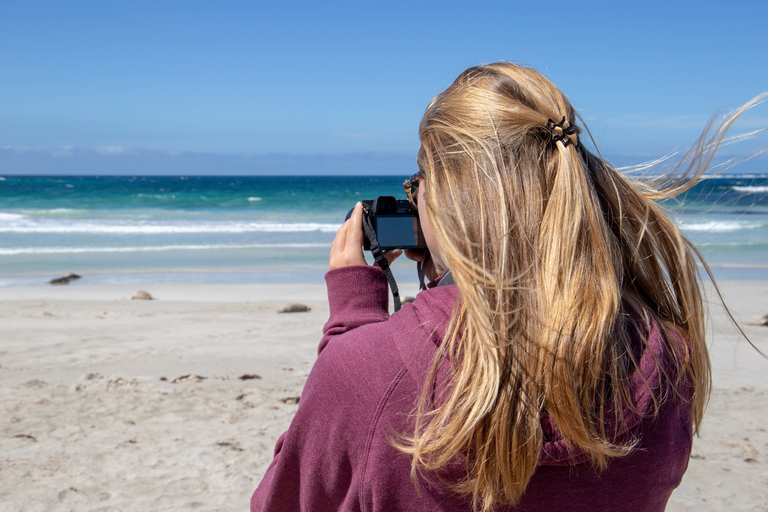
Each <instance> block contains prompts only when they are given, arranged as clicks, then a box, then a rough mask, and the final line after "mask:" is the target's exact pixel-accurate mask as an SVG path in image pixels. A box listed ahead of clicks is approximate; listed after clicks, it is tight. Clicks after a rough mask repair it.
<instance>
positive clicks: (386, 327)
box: [251, 266, 692, 512]
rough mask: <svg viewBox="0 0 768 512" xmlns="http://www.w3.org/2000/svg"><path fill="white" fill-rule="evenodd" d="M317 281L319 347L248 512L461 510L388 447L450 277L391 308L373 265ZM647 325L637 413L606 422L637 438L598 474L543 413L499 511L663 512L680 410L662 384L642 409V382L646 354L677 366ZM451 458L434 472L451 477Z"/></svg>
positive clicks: (449, 299)
mask: <svg viewBox="0 0 768 512" xmlns="http://www.w3.org/2000/svg"><path fill="white" fill-rule="evenodd" d="M326 282H327V285H328V297H329V303H330V311H331V315H330V319H329V320H328V323H327V324H326V325H325V327H324V330H323V331H324V336H323V338H322V340H321V342H320V347H319V349H318V352H319V356H318V358H317V361H316V363H315V365H314V367H313V368H312V372H311V373H310V375H309V378H308V379H307V383H306V385H305V386H304V391H303V393H302V395H301V401H300V404H299V408H298V411H297V412H296V416H295V417H294V419H293V421H292V422H291V426H290V427H289V429H288V431H287V432H286V433H285V434H283V435H282V436H281V437H280V439H279V440H278V442H277V446H276V447H275V458H274V460H273V461H272V464H271V465H270V466H269V468H268V469H267V473H266V475H264V479H263V480H262V481H261V484H259V487H258V488H257V489H256V492H255V493H254V494H253V497H252V498H251V511H299V510H303V511H315V512H318V511H336V510H344V511H368V512H373V511H382V512H394V511H414V512H416V511H427V510H429V511H464V512H466V511H471V510H472V506H471V503H470V502H469V501H468V500H467V499H466V498H463V497H459V496H456V495H455V494H453V493H451V492H450V490H448V488H447V487H446V486H444V485H442V484H441V483H440V482H439V481H438V480H437V479H436V478H435V477H434V476H430V475H422V476H421V478H420V480H419V485H418V487H417V486H415V485H414V483H413V481H412V480H411V461H410V458H409V457H408V456H407V455H404V454H402V453H400V452H398V451H397V450H396V449H395V448H393V447H392V440H393V439H396V438H397V435H398V433H410V432H412V422H411V421H410V416H409V415H410V413H411V412H413V410H414V408H415V406H416V404H417V401H418V396H419V392H420V391H421V388H422V386H423V383H424V382H425V379H426V377H427V373H428V371H429V369H430V365H431V363H432V360H433V358H434V357H435V354H436V350H437V346H438V345H439V344H440V342H441V341H442V339H443V335H444V332H445V328H446V326H447V323H448V319H449V317H450V314H451V310H452V308H453V305H454V303H455V302H456V298H457V289H456V286H454V285H449V286H443V287H435V288H431V289H429V290H426V291H423V292H421V293H419V295H418V297H417V299H416V301H415V302H413V303H412V304H405V305H403V307H402V309H401V310H400V311H399V312H397V313H395V314H393V315H392V316H390V315H389V313H388V309H387V302H388V290H387V282H386V279H385V278H384V273H383V272H382V271H381V270H380V269H378V268H377V267H372V266H371V267H365V266H355V267H346V268H341V269H337V270H333V271H331V272H328V274H327V275H326ZM647 334H648V338H649V343H648V346H649V349H647V350H646V351H645V353H644V354H643V355H642V358H641V360H640V365H639V366H640V369H639V371H637V372H635V374H634V375H633V377H632V397H633V400H634V402H635V406H636V407H637V409H638V410H639V411H640V414H639V415H633V414H630V413H629V412H628V411H627V412H626V413H625V419H626V421H625V428H624V429H623V430H622V431H621V432H617V436H620V439H627V438H628V437H627V436H633V437H635V438H638V439H639V440H640V441H639V444H638V445H637V448H636V449H635V450H634V451H633V452H632V453H631V454H630V455H627V456H625V457H620V458H615V459H612V460H611V461H610V463H609V466H608V469H607V470H605V471H604V472H602V473H598V472H596V471H595V470H594V469H592V467H591V466H590V464H589V463H588V462H587V461H586V457H585V456H584V455H583V454H581V453H579V452H574V451H573V450H569V449H568V446H567V444H566V442H565V441H563V440H559V439H558V434H557V428H556V427H555V426H554V425H553V424H552V422H551V421H549V420H548V418H547V417H545V419H544V421H543V422H542V427H543V430H544V438H545V443H544V446H543V449H542V453H541V461H540V464H539V467H538V468H537V470H536V473H535V474H534V476H533V478H532V480H531V482H530V484H529V485H528V487H527V488H526V491H525V494H524V495H523V497H522V499H521V501H520V503H519V504H518V506H517V507H516V508H514V509H510V510H521V511H557V510H569V511H590V512H596V511H617V510H631V511H658V510H664V508H665V506H666V503H667V500H668V499H669V496H670V494H671V493H672V491H673V490H674V489H675V488H676V487H677V486H678V485H679V484H680V480H681V478H682V476H683V473H684V472H685V470H686V468H687V466H688V459H689V456H690V452H691V437H692V429H691V410H690V404H689V403H688V402H686V401H685V400H682V399H680V398H679V397H678V395H676V394H675V393H668V395H669V398H668V399H667V400H666V401H665V402H664V403H663V405H662V407H661V410H660V412H659V414H658V415H657V416H655V417H653V416H652V415H651V414H650V412H651V411H652V400H651V391H650V390H649V388H650V389H654V390H658V389H659V386H661V385H663V381H662V380H661V379H660V375H659V371H658V367H657V364H656V361H662V365H663V367H664V369H665V370H667V371H671V372H673V374H674V372H676V371H677V369H676V368H674V367H669V365H670V363H669V362H667V361H669V358H668V357H665V354H664V351H663V346H664V343H662V341H663V340H662V338H661V334H660V333H659V331H658V329H657V328H653V329H652V330H651V332H650V333H647ZM449 372H450V370H449V369H447V368H441V374H440V375H439V376H438V379H439V380H438V382H449V381H450V373H449ZM646 383H647V384H646ZM683 394H684V395H685V392H684V393H683ZM461 467H463V465H461V464H457V467H456V468H453V470H452V471H451V470H446V474H445V475H443V476H447V477H448V478H449V479H453V478H460V477H461V476H462V475H461V474H460V473H459V472H457V471H459V470H460V468H461ZM500 510H507V509H500Z"/></svg>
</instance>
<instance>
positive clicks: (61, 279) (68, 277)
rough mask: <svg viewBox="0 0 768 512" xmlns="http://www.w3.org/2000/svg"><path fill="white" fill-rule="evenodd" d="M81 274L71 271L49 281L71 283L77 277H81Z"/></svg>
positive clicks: (52, 282)
mask: <svg viewBox="0 0 768 512" xmlns="http://www.w3.org/2000/svg"><path fill="white" fill-rule="evenodd" d="M80 277H81V276H79V275H77V274H73V273H69V274H67V275H65V276H61V277H57V278H56V279H51V280H50V281H48V283H50V284H69V282H70V281H74V280H76V279H80Z"/></svg>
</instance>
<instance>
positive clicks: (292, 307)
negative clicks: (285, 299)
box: [277, 303, 312, 313]
mask: <svg viewBox="0 0 768 512" xmlns="http://www.w3.org/2000/svg"><path fill="white" fill-rule="evenodd" d="M311 310H312V308H310V307H309V306H307V305H306V304H299V303H294V304H287V305H285V306H283V307H282V308H280V309H279V310H278V311H277V312H278V313H303V312H305V311H311Z"/></svg>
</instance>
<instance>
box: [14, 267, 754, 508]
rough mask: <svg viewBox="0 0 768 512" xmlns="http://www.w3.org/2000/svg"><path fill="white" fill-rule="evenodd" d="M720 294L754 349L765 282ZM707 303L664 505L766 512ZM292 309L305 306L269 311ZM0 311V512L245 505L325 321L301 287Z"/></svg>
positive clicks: (729, 357)
mask: <svg viewBox="0 0 768 512" xmlns="http://www.w3.org/2000/svg"><path fill="white" fill-rule="evenodd" d="M720 285H721V288H722V290H723V293H724V295H725V298H726V300H727V302H728V304H729V306H730V308H731V310H732V312H733V313H734V315H735V316H736V317H737V319H739V320H740V321H741V322H742V325H743V328H744V330H745V332H746V333H747V334H748V336H749V337H750V338H751V339H752V340H753V342H754V343H755V344H756V345H757V346H758V347H759V348H760V349H761V350H763V352H766V353H768V327H758V326H752V325H748V323H749V322H754V321H756V320H757V319H759V318H760V317H761V316H763V315H764V314H766V313H768V282H763V281H728V282H721V283H720ZM138 289H143V290H146V291H148V292H149V293H151V294H152V295H153V296H154V297H155V298H156V300H150V301H146V300H130V297H131V296H132V295H133V294H134V293H135V292H136V291H137V290H138ZM403 294H404V295H413V294H415V289H414V290H410V289H408V288H407V287H406V289H405V290H403ZM710 301H711V302H713V306H712V309H711V318H712V320H711V325H710V343H711V345H710V346H711V357H712V361H713V367H714V392H713V395H712V400H711V402H710V406H709V409H708V413H707V417H706V421H705V424H704V426H703V432H702V436H701V437H700V438H698V439H696V441H695V443H694V449H693V454H692V457H691V461H690V465H689V469H688V472H687V474H686V476H685V478H684V480H683V483H682V485H681V487H680V488H679V489H678V490H677V491H676V492H675V493H674V494H673V495H672V499H671V501H670V504H669V507H668V510H670V511H688V510H691V511H693V510H695V511H697V512H698V511H722V510H728V511H742V510H743V511H768V433H767V432H766V429H768V360H766V359H763V358H762V357H761V356H760V355H759V354H757V352H755V350H754V349H752V348H751V347H750V346H749V345H748V344H747V342H746V341H744V340H743V339H742V338H741V335H740V334H739V332H738V330H737V329H736V328H735V327H734V326H733V325H732V324H731V323H730V321H729V320H728V318H727V316H726V315H725V312H724V311H723V309H722V307H720V306H718V304H717V300H716V299H715V298H714V297H713V296H710ZM294 302H300V303H303V304H306V305H308V306H309V307H310V308H311V311H309V312H303V313H290V314H278V313H277V311H278V309H280V308H281V307H283V306H284V305H286V304H288V303H294ZM0 303H1V304H2V307H0V333H2V334H1V336H2V340H1V341H0V511H70V510H71V511H125V510H129V511H133V510H135V511H139V510H141V511H147V510H157V511H160V510H168V511H170V510H174V511H177V510H204V511H224V510H227V511H229V510H247V509H248V500H249V497H250V495H251V493H252V492H253V490H254V488H255V487H256V485H257V484H258V482H259V480H260V478H261V476H262V475H263V473H264V471H265V470H266V468H267V466H268V464H269V462H270V460H271V457H272V450H273V448H274V444H275V441H276V439H277V437H278V436H279V435H280V434H281V433H282V432H283V431H284V430H285V429H286V428H287V426H288V425H289V423H290V421H291V418H292V416H293V414H294V412H295V411H296V408H297V402H298V397H299V396H300V394H301V390H302V386H303V383H304V381H305V379H306V377H307V375H308V373H309V371H310V369H311V367H312V363H313V361H314V359H315V355H316V347H317V343H318V341H319V340H320V336H321V329H322V326H323V324H324V323H325V321H326V320H327V317H328V306H327V304H326V296H325V287H324V286H323V285H316V284H313V285H299V284H291V285H164V286H151V285H145V286H138V287H137V286H97V287H94V286H87V285H84V284H82V285H81V284H79V283H77V284H74V285H70V286H61V287H4V288H0Z"/></svg>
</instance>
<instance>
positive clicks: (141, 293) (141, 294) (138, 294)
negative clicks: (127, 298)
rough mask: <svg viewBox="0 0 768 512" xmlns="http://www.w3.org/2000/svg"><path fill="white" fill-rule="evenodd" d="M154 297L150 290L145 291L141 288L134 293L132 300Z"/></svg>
mask: <svg viewBox="0 0 768 512" xmlns="http://www.w3.org/2000/svg"><path fill="white" fill-rule="evenodd" d="M153 299H154V297H152V295H150V294H149V292H145V291H144V290H139V291H137V292H136V293H134V294H133V296H132V297H131V300H153Z"/></svg>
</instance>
